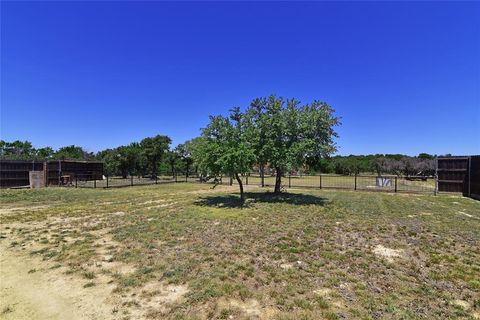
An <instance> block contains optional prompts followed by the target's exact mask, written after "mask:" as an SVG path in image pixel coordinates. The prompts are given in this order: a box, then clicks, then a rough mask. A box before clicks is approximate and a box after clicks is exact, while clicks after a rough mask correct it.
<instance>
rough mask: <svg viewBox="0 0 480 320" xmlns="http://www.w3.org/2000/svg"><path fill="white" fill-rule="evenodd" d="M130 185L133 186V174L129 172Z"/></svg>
mask: <svg viewBox="0 0 480 320" xmlns="http://www.w3.org/2000/svg"><path fill="white" fill-rule="evenodd" d="M130 186H132V187H133V175H132V174H130Z"/></svg>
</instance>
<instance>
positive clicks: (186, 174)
mask: <svg viewBox="0 0 480 320" xmlns="http://www.w3.org/2000/svg"><path fill="white" fill-rule="evenodd" d="M185 182H188V171H187V172H185Z"/></svg>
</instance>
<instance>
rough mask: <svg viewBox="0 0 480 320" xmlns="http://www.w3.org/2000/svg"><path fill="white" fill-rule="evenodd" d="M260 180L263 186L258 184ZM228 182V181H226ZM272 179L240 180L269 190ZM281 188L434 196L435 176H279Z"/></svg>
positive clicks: (270, 177)
mask: <svg viewBox="0 0 480 320" xmlns="http://www.w3.org/2000/svg"><path fill="white" fill-rule="evenodd" d="M262 180H263V183H262ZM227 181H228V182H227ZM275 181H276V177H275V176H265V177H264V178H263V179H262V177H261V176H260V175H258V174H250V175H246V176H243V177H242V182H243V183H244V184H245V185H259V186H266V187H271V186H274V185H275ZM221 183H222V184H225V183H229V184H236V183H237V182H236V180H234V179H232V180H230V179H229V178H227V179H225V178H223V179H222V181H221ZM281 184H282V188H284V189H287V188H317V189H350V190H363V191H383V192H405V193H409V192H410V193H432V194H435V193H436V180H435V177H433V176H432V177H425V176H409V177H403V176H393V175H387V176H374V175H334V174H313V175H285V176H283V177H282V181H281Z"/></svg>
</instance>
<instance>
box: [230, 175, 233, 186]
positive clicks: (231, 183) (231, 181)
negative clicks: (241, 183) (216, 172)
mask: <svg viewBox="0 0 480 320" xmlns="http://www.w3.org/2000/svg"><path fill="white" fill-rule="evenodd" d="M230 185H233V179H232V176H230Z"/></svg>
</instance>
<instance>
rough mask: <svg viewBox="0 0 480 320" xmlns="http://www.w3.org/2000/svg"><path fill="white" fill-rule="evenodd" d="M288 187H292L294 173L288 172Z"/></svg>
mask: <svg viewBox="0 0 480 320" xmlns="http://www.w3.org/2000/svg"><path fill="white" fill-rule="evenodd" d="M288 187H289V188H291V187H292V173H291V172H290V173H288Z"/></svg>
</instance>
